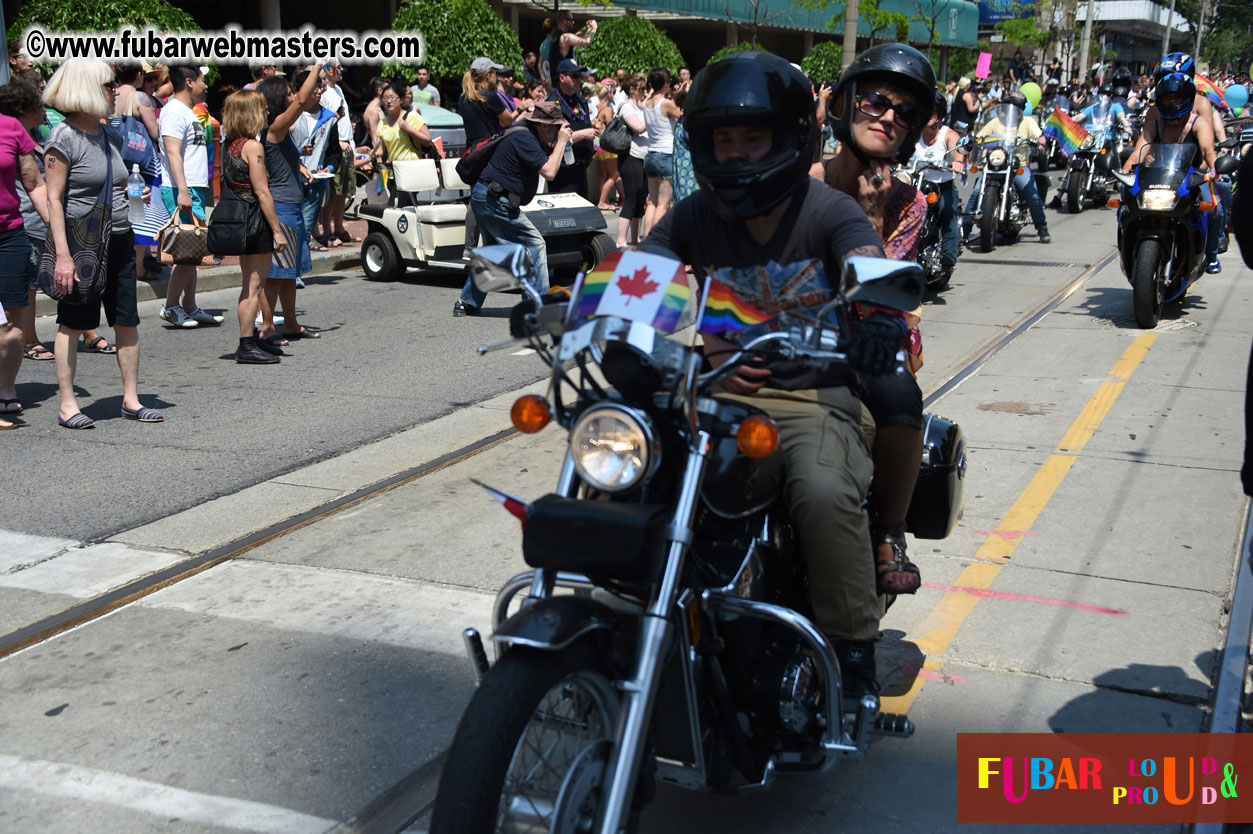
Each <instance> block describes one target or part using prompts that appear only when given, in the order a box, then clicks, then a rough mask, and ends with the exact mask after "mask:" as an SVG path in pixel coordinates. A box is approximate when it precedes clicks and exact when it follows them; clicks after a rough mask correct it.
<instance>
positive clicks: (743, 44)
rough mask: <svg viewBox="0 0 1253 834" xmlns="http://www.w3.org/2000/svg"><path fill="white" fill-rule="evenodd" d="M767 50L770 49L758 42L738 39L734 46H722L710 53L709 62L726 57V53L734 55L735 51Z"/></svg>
mask: <svg viewBox="0 0 1253 834" xmlns="http://www.w3.org/2000/svg"><path fill="white" fill-rule="evenodd" d="M769 51H770V50H769V49H766V48H765V47H764V46H762V45H761V44H759V43H757V44H755V43H752V42H751V41H740V42H739V43H737V44H735V45H734V46H724V47H722V48H721V49H719V50H718V51H717V52H715V53H714V54H713V55H710V56H709V63H710V64H712V63H713V62H714V61H720V60H722V59H723V58H725V57H727V56H728V55H734V54H736V53H737V52H769ZM705 66H709V64H706V65H705Z"/></svg>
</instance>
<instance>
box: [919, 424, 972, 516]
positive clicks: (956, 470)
mask: <svg viewBox="0 0 1253 834" xmlns="http://www.w3.org/2000/svg"><path fill="white" fill-rule="evenodd" d="M965 489H966V438H965V436H964V435H962V430H961V426H959V425H957V424H956V423H954V422H953V421H951V420H945V419H944V418H943V417H936V416H935V415H934V414H927V415H926V416H925V423H924V424H923V441H922V470H921V471H920V472H919V473H918V483H917V485H916V486H915V487H914V497H913V499H912V500H911V501H910V503H909V513H908V515H906V517H905V522H906V527H907V529H908V530H909V532H910V533H913V534H914V536H915V538H919V539H942V538H945V537H946V536H948V534H949V533H951V532H953V528H954V527H955V526H957V521H958V519H960V518H961V514H962V502H963V499H964V495H965Z"/></svg>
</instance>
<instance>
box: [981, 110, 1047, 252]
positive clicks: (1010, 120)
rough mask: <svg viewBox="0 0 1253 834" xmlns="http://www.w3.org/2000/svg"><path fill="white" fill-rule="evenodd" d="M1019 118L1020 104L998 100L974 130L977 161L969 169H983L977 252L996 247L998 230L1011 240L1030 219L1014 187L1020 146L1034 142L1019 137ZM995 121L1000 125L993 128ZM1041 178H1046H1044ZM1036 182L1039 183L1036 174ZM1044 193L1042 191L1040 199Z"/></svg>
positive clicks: (1020, 113)
mask: <svg viewBox="0 0 1253 834" xmlns="http://www.w3.org/2000/svg"><path fill="white" fill-rule="evenodd" d="M1022 119H1023V112H1022V108H1021V107H1018V106H1016V105H1013V104H1008V103H1007V104H998V105H996V106H995V107H989V108H988V109H987V110H985V111H984V112H983V114H982V115H981V116H980V118H979V124H978V127H977V128H976V130H975V139H974V143H975V154H974V161H975V163H976V164H973V165H971V166H970V170H971V172H972V173H977V172H978V171H979V170H982V171H983V177H982V178H981V179H980V180H979V192H978V193H979V196H978V199H977V200H976V202H975V219H976V220H977V221H978V224H979V251H980V252H991V251H992V250H993V249H994V248H995V247H996V236H997V234H998V233H999V234H1001V235H1004V236H1005V237H1006V238H1008V239H1010V240H1013V239H1016V238H1017V237H1018V232H1019V231H1020V230H1021V229H1022V227H1023V226H1025V225H1026V224H1027V222H1028V220H1029V219H1030V213H1029V212H1028V209H1027V202H1026V200H1024V199H1023V198H1022V195H1020V194H1019V193H1018V189H1016V188H1014V177H1015V176H1017V175H1019V174H1022V173H1023V172H1024V170H1025V169H1024V168H1023V166H1021V165H1020V164H1019V162H1018V151H1019V148H1020V147H1021V148H1027V147H1029V146H1031V145H1033V144H1034V143H1033V142H1032V141H1031V140H1029V139H1019V138H1018V128H1019V126H1020V125H1021V124H1022ZM998 123H999V126H1000V128H999V130H996V129H995V128H996V126H997V124H998ZM989 128H993V130H989ZM985 131H986V132H985ZM1044 179H1045V180H1046V182H1047V178H1044ZM1036 182H1037V187H1039V186H1038V183H1039V178H1038V177H1037V180H1036ZM1043 196H1044V195H1043V193H1041V199H1043Z"/></svg>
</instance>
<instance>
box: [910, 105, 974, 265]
mask: <svg viewBox="0 0 1253 834" xmlns="http://www.w3.org/2000/svg"><path fill="white" fill-rule="evenodd" d="M947 111H948V102H947V101H946V100H945V99H944V94H943V93H936V96H935V113H934V114H933V115H932V116H931V119H930V120H929V121H928V122H927V123H926V125H924V126H923V128H922V135H921V136H919V137H918V144H917V145H916V146H915V149H914V159H915V160H919V161H922V162H929V163H931V164H933V165H948V166H949V167H950V168H951V169H952V170H950V171H934V170H929V171H927V172H926V173H924V174H923V177H925V178H926V179H927V180H928V181H929V182H933V183H935V184H936V189H937V191H938V192H939V195H940V202H939V210H938V212H939V213H938V217H937V219H938V220H939V223H940V246H941V249H942V250H943V254H942V255H941V259H942V260H943V262H944V265H945V266H947V267H951V266H953V264H955V263H957V248H958V243H959V242H960V241H961V229H960V228H959V227H958V224H957V212H958V208H959V203H958V199H959V198H958V196H957V183H956V182H954V176H955V174H960V173H961V172H962V171H964V170H965V169H966V163H965V161H964V157H962V156H960V155H959V154H951V152H952V150H953V148H955V147H956V146H957V138H958V137H957V132H956V131H955V130H953V129H952V128H949V127H946V126H945V124H944V120H945V118H946V117H947V115H948V112H947Z"/></svg>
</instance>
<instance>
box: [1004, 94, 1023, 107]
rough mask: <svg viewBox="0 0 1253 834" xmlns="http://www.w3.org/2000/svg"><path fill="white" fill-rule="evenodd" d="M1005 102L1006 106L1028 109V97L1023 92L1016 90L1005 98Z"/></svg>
mask: <svg viewBox="0 0 1253 834" xmlns="http://www.w3.org/2000/svg"><path fill="white" fill-rule="evenodd" d="M1005 102H1006V104H1012V105H1014V106H1015V107H1021V108H1022V109H1023V110H1026V109H1027V97H1026V96H1025V95H1023V93H1022V91H1021V90H1014V91H1013V92H1012V93H1010V94H1009V95H1007V96H1005Z"/></svg>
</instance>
